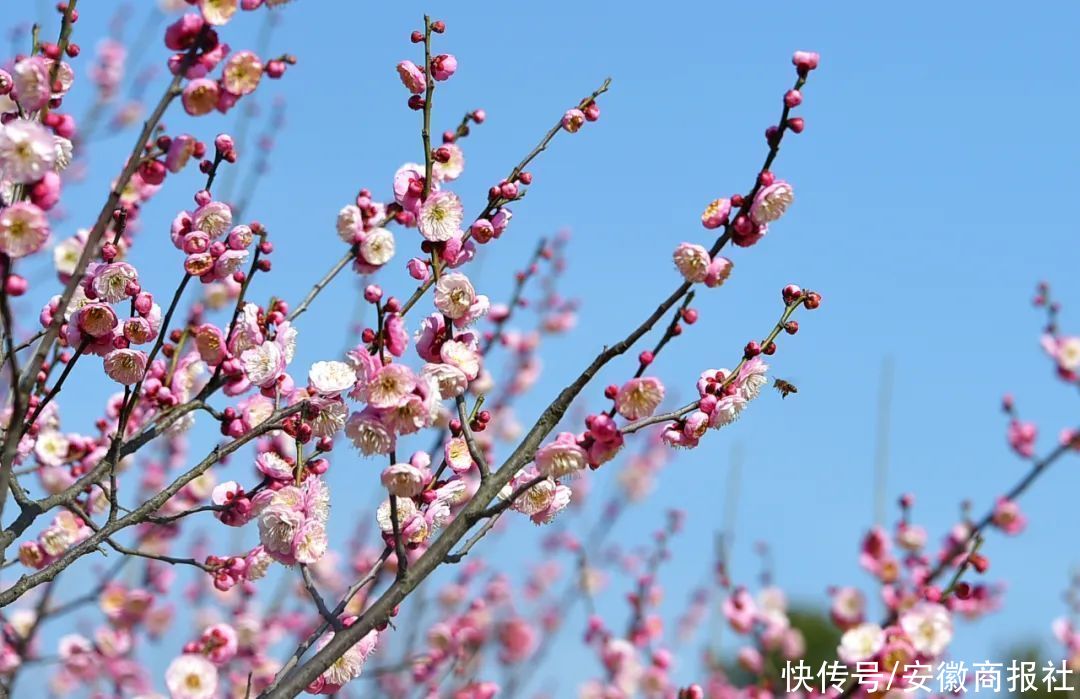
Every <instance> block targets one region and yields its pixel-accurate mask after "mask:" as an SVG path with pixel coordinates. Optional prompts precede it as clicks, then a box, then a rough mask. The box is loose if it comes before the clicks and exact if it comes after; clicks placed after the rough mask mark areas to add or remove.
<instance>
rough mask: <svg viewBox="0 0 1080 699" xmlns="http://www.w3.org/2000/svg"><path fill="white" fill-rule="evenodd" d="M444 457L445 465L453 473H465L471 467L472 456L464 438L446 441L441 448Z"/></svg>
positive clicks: (453, 438)
mask: <svg viewBox="0 0 1080 699" xmlns="http://www.w3.org/2000/svg"><path fill="white" fill-rule="evenodd" d="M443 454H444V456H445V457H446V465H447V466H449V467H450V470H452V471H453V472H454V473H466V472H468V470H469V469H471V468H472V466H473V459H472V454H471V453H470V452H469V445H468V443H467V442H466V441H465V438H464V437H452V438H450V439H448V440H447V441H446V446H445V447H444V448H443Z"/></svg>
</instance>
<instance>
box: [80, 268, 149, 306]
mask: <svg viewBox="0 0 1080 699" xmlns="http://www.w3.org/2000/svg"><path fill="white" fill-rule="evenodd" d="M91 280H92V281H91V285H92V287H93V289H94V293H96V294H97V296H98V298H100V299H103V300H105V301H108V302H109V303H119V302H120V301H123V300H124V299H126V298H128V296H129V294H128V289H129V288H130V286H131V285H132V284H137V283H138V281H139V273H138V272H137V271H136V270H135V268H134V267H132V266H131V265H129V264H128V263H126V262H111V263H109V264H105V265H100V266H98V267H97V268H96V269H94V271H93V274H92V277H91Z"/></svg>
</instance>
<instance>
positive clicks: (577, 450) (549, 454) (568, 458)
mask: <svg viewBox="0 0 1080 699" xmlns="http://www.w3.org/2000/svg"><path fill="white" fill-rule="evenodd" d="M588 458H589V457H588V454H587V453H585V450H584V449H582V448H581V446H580V445H579V444H578V443H577V438H576V437H575V436H574V435H573V434H571V433H570V432H562V433H560V434H559V436H558V437H556V438H555V441H554V442H551V443H549V444H545V445H544V446H542V447H540V448H539V449H537V450H536V456H535V461H536V470H537V471H539V472H540V474H541V475H544V476H548V477H549V478H554V479H559V478H564V477H566V476H570V475H574V474H576V473H578V472H580V471H581V470H582V469H584V468H585V466H586V465H587V464H588Z"/></svg>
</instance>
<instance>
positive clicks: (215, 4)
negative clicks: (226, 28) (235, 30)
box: [199, 0, 239, 26]
mask: <svg viewBox="0 0 1080 699" xmlns="http://www.w3.org/2000/svg"><path fill="white" fill-rule="evenodd" d="M238 8H239V0H199V10H201V11H202V16H203V19H205V20H206V21H207V23H208V24H213V25H217V26H220V25H222V24H225V23H227V22H228V21H229V20H230V19H232V16H233V15H234V14H236V10H237V9H238Z"/></svg>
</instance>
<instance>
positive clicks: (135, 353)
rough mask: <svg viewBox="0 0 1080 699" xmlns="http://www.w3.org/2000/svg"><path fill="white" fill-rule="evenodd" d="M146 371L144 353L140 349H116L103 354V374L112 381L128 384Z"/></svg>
mask: <svg viewBox="0 0 1080 699" xmlns="http://www.w3.org/2000/svg"><path fill="white" fill-rule="evenodd" d="M145 372H146V353H145V352H143V351H141V350H133V349H116V350H113V351H112V352H109V353H108V354H106V355H105V374H106V376H108V377H109V378H110V379H112V380H113V381H116V382H117V383H121V384H124V385H125V386H130V385H132V384H134V383H137V382H138V381H139V379H141V378H142V377H143V374H144V373H145Z"/></svg>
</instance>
